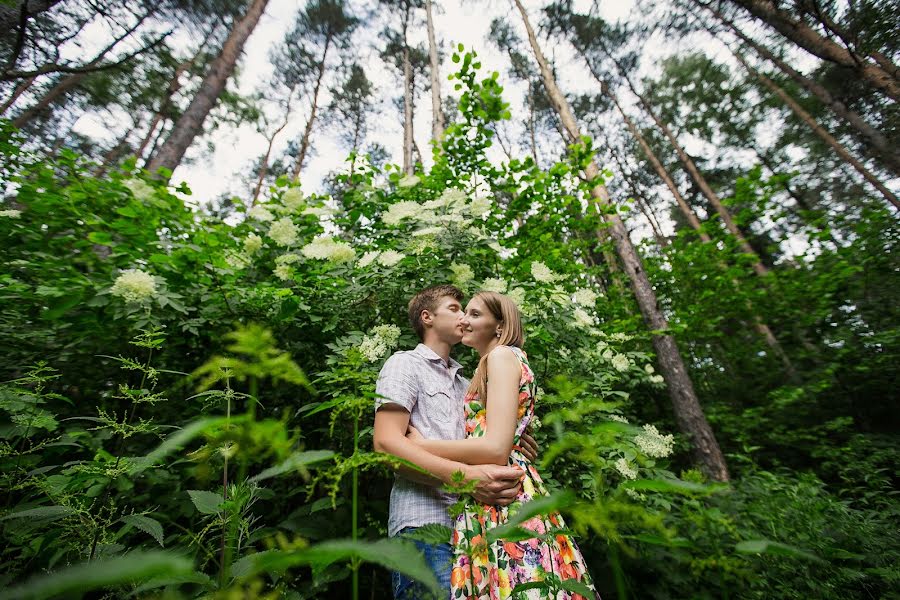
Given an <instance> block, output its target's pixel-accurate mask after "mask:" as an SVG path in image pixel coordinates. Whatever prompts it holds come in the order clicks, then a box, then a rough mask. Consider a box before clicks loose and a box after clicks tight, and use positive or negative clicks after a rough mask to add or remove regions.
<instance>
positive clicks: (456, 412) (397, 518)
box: [375, 344, 469, 536]
mask: <svg viewBox="0 0 900 600" xmlns="http://www.w3.org/2000/svg"><path fill="white" fill-rule="evenodd" d="M461 369H462V366H461V365H460V364H459V363H458V362H456V361H455V360H453V359H452V358H451V359H450V363H449V364H447V363H445V362H444V359H442V358H441V357H440V356H438V355H437V353H435V352H434V350H432V349H431V348H429V347H428V346H426V345H425V344H419V345H418V346H416V348H415V350H404V351H401V352H396V353H394V355H393V356H391V357H390V358H389V359H387V362H385V363H384V367H382V368H381V373H379V374H378V383H377V384H376V386H375V392H376V393H377V394H378V395H379V396H383V398H378V399H377V400H376V402H375V409H376V410H378V408H380V407H381V406H383V405H384V404H386V403H388V402H391V403H394V404H399V405H400V406H402V407H403V408H405V409H406V410H408V411H409V422H410V424H411V425H412V426H413V427H415V428H416V429H418V430H419V431H420V432H421V433H422V435H423V436H425V437H426V438H429V439H440V440H461V439H463V438H464V437H466V428H465V414H464V410H463V399H464V397H465V394H466V389H467V388H468V387H469V381H468V380H467V379H466V378H465V377H463V376H462V374H461ZM455 501H456V496H454V495H452V494H447V493H445V492H442V491H440V490H439V489H437V488H435V487H431V486H428V485H424V484H421V483H417V482H415V481H410V480H409V479H407V478H406V477H404V476H403V475H401V474H399V473H398V474H397V475H396V476H395V478H394V486H393V487H392V488H391V504H390V513H389V516H388V535H391V536H394V535H396V534H397V532H399V531H400V530H401V529H403V528H404V527H420V526H422V525H426V524H428V523H440V524H441V525H445V526H447V527H450V526H451V521H450V516H449V514H448V512H447V509H448V508H449V507H450V505H451V504H453V503H454V502H455Z"/></svg>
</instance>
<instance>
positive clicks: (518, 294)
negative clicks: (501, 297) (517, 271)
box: [506, 287, 525, 314]
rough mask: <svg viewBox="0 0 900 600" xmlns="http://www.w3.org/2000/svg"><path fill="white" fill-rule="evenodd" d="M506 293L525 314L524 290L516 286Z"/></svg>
mask: <svg viewBox="0 0 900 600" xmlns="http://www.w3.org/2000/svg"><path fill="white" fill-rule="evenodd" d="M506 295H507V296H508V297H509V299H510V300H512V301H513V302H515V303H516V306H518V307H519V310H520V311H521V312H522V313H523V314H525V290H524V289H522V288H520V287H516V288H513V289H511V290H509V292H507V294H506Z"/></svg>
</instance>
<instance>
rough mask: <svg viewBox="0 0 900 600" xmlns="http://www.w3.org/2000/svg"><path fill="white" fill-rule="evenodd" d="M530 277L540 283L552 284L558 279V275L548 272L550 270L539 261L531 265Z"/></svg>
mask: <svg viewBox="0 0 900 600" xmlns="http://www.w3.org/2000/svg"><path fill="white" fill-rule="evenodd" d="M531 276H532V277H534V279H535V280H536V281H540V282H541V283H553V282H554V281H556V280H557V279H559V275H557V274H556V273H554V272H553V271H551V270H550V268H549V267H548V266H547V265H545V264H544V263H542V262H541V261H539V260H536V261H534V262H532V263H531Z"/></svg>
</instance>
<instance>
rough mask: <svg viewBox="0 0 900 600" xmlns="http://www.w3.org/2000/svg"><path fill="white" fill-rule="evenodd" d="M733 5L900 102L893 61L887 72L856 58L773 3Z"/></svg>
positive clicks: (738, 0)
mask: <svg viewBox="0 0 900 600" xmlns="http://www.w3.org/2000/svg"><path fill="white" fill-rule="evenodd" d="M732 2H734V3H735V4H737V5H739V6H742V7H743V8H744V9H746V10H747V11H748V12H749V13H750V14H752V15H753V16H755V17H756V18H758V19H760V20H761V21H763V22H765V23H766V24H768V25H769V26H770V27H772V28H773V29H775V30H776V31H778V32H779V33H781V35H783V36H784V37H786V38H787V39H789V40H791V41H792V42H794V43H795V44H797V45H798V46H800V47H801V48H803V49H804V50H806V51H807V52H809V53H810V54H812V55H814V56H818V57H819V58H821V59H824V60H827V61H829V62H833V63H835V64H838V65H841V66H843V67H847V68H849V69H851V70H852V71H854V72H855V73H856V74H857V76H858V77H859V78H860V79H862V80H863V81H865V82H867V83H868V84H869V85H871V86H872V87H874V88H875V89H877V90H879V91H880V92H882V93H883V94H886V95H887V96H889V97H891V98H893V99H894V100H900V86H898V82H897V80H896V79H895V78H894V77H893V76H892V75H891V73H896V72H897V66H896V65H894V64H893V63H891V62H890V61H888V63H889V65H890V71H888V70H885V69H884V68H883V67H882V66H880V65H878V64H873V63H871V62H869V61H868V60H864V59H862V58H861V57H859V56H855V55H854V54H853V53H852V52H850V51H849V50H848V49H847V48H844V47H843V46H841V45H839V44H837V43H835V42H833V41H831V40H830V39H828V38H826V37H823V36H822V35H820V34H819V33H818V32H817V31H816V30H814V29H813V28H812V27H810V26H809V25H807V24H806V23H804V22H803V21H801V20H799V19H796V18H794V16H793V15H791V14H790V13H787V12H785V11H783V10H781V9H780V8H778V6H777V5H776V3H775V2H773V1H772V0H732ZM885 60H887V59H886V58H885Z"/></svg>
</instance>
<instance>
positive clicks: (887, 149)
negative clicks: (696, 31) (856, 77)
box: [693, 0, 900, 175]
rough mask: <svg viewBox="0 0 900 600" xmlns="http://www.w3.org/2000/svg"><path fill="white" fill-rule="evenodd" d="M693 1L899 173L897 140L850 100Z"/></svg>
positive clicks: (712, 10) (712, 11)
mask: <svg viewBox="0 0 900 600" xmlns="http://www.w3.org/2000/svg"><path fill="white" fill-rule="evenodd" d="M693 1H694V3H695V4H698V5H699V6H702V7H705V8H706V9H707V10H709V11H710V12H711V13H712V14H713V15H714V16H715V17H716V18H717V19H718V20H719V21H721V22H722V23H724V24H725V25H726V26H728V28H729V29H731V31H732V33H734V35H736V36H737V37H738V38H739V39H740V40H741V41H743V42H744V43H745V44H747V45H748V46H750V47H751V48H753V50H755V51H756V53H757V54H758V55H759V56H760V57H762V58H763V59H765V60H768V61H769V62H771V63H773V64H774V65H775V66H776V67H778V68H779V69H780V70H781V71H782V72H783V73H784V74H785V75H788V76H789V77H790V78H791V79H793V80H794V81H796V82H797V83H799V84H800V85H801V86H803V88H804V89H806V90H807V91H808V92H809V93H811V94H812V95H813V96H815V97H816V98H818V99H819V101H820V102H822V104H824V105H825V106H827V107H828V108H830V109H831V111H832V112H833V113H834V114H836V115H837V116H839V117H841V118H842V119H844V120H845V121H846V122H847V123H848V124H849V125H850V126H851V127H853V129H855V130H856V131H857V132H858V133H859V134H860V136H862V137H863V139H864V140H865V141H866V142H867V144H864V148H866V149H867V150H868V151H869V153H870V154H871V155H872V157H873V158H875V159H876V160H880V162H882V164H884V165H885V166H886V167H887V168H889V169H890V170H891V171H892V172H893V173H894V174H895V175H900V153H898V152H897V147H896V144H891V143H890V142H889V141H888V139H887V138H886V137H885V136H884V135H883V134H882V133H881V132H880V131H878V130H877V129H876V128H874V127H872V126H871V125H870V124H869V123H868V122H867V121H866V120H865V119H863V118H862V116H860V115H859V114H858V113H856V112H855V111H853V110H850V109H849V108H847V105H846V104H844V103H843V102H841V101H840V100H838V99H837V98H835V97H834V96H832V95H831V92H829V91H828V90H827V89H826V88H825V87H824V86H823V85H821V84H819V83H818V82H817V81H815V80H814V79H811V78H809V77H806V76H805V75H803V74H801V73H799V72H798V71H797V70H796V69H794V68H793V67H791V66H790V65H789V64H788V63H787V62H785V61H784V60H782V59H781V58H779V57H778V56H776V55H775V54H774V53H773V52H772V51H771V50H769V49H768V48H766V47H765V46H763V45H762V44H760V43H758V42H757V41H756V40H754V39H752V38H751V37H749V36H747V35H746V34H745V33H744V32H743V31H741V29H740V28H739V27H738V26H737V25H735V24H734V22H732V21H731V20H729V19H727V18H726V17H725V16H724V15H722V13H720V12H719V11H717V10H716V9H715V8H713V7H711V6H708V5H706V4H704V3H703V2H700V1H699V0H693Z"/></svg>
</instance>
